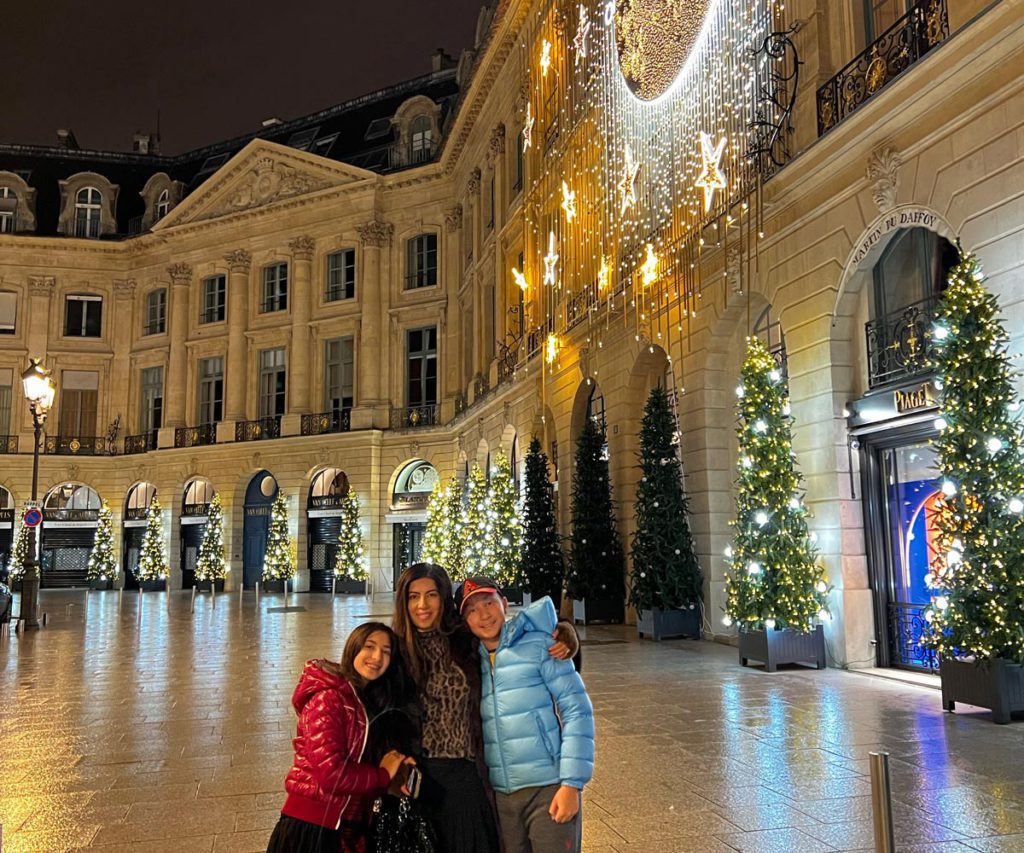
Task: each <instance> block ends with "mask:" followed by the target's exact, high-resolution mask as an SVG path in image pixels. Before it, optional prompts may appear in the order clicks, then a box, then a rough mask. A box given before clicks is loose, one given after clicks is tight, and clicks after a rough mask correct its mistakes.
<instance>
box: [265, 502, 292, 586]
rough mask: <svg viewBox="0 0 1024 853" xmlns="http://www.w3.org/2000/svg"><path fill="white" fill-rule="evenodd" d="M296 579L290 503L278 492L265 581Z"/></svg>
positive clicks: (266, 562) (268, 537)
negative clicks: (289, 519) (290, 525)
mask: <svg viewBox="0 0 1024 853" xmlns="http://www.w3.org/2000/svg"><path fill="white" fill-rule="evenodd" d="M293 577H295V553H294V551H293V549H292V541H291V537H290V536H289V535H288V503H287V502H286V501H285V499H284V495H282V494H281V493H280V492H278V495H277V497H276V498H274V504H273V506H272V507H271V508H270V532H269V534H268V536H267V550H266V552H265V553H264V556H263V580H265V581H287V580H289V579H290V578H293Z"/></svg>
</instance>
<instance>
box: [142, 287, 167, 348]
mask: <svg viewBox="0 0 1024 853" xmlns="http://www.w3.org/2000/svg"><path fill="white" fill-rule="evenodd" d="M145 311H146V317H145V322H144V323H143V324H142V334H143V336H148V335H162V334H165V333H166V332H167V288H166V287H157V288H154V289H153V290H151V291H149V293H147V294H146V307H145Z"/></svg>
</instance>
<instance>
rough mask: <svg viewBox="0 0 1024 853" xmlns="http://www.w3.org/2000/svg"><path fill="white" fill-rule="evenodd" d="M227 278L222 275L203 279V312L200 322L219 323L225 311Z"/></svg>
mask: <svg viewBox="0 0 1024 853" xmlns="http://www.w3.org/2000/svg"><path fill="white" fill-rule="evenodd" d="M227 290H228V280H227V276H224V275H211V276H210V277H209V278H204V279H203V313H202V314H200V315H199V322H200V323H221V322H223V321H224V317H225V315H226V313H227Z"/></svg>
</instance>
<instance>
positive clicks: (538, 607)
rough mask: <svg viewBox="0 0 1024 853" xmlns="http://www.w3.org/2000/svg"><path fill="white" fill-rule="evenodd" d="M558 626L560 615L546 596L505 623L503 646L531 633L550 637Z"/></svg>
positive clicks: (502, 635) (502, 638)
mask: <svg viewBox="0 0 1024 853" xmlns="http://www.w3.org/2000/svg"><path fill="white" fill-rule="evenodd" d="M557 624H558V614H557V613H555V605H554V603H553V602H552V601H551V599H550V597H548V596H546V595H545V596H544V597H543V598H541V599H538V600H537V601H535V602H533V604H531V605H530V606H529V607H524V608H523V609H522V610H520V611H519V612H518V613H516V614H515V616H513V617H512V618H511V619H509V620H508V621H507V622H506V623H505V627H504V628H503V629H502V634H501V643H500V645H501V646H508V645H511V644H512V643H514V642H515V641H516V640H518V639H519V638H520V637H521V636H522V635H523V634H526V633H527V632H530V631H539V632H541V633H543V634H546V635H548V636H550V635H551V633H552V632H553V631H554V630H555V626H556V625H557Z"/></svg>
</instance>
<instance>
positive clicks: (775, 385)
mask: <svg viewBox="0 0 1024 853" xmlns="http://www.w3.org/2000/svg"><path fill="white" fill-rule="evenodd" d="M736 394H737V396H738V397H739V402H738V404H737V409H738V415H739V426H738V427H737V434H738V435H739V443H740V466H739V476H738V478H737V481H736V520H735V521H733V522H732V525H733V529H734V531H735V533H734V538H733V543H732V545H731V546H730V547H729V548H728V549H727V550H726V559H727V562H728V565H729V571H728V573H727V576H726V596H727V601H726V613H725V617H724V619H723V621H724V622H725V624H726V625H731V624H733V623H736V624H738V625H739V626H740V627H742V628H746V629H748V630H759V629H761V628H766V629H772V628H776V627H778V628H791V629H793V630H795V631H800V632H807V631H810V630H812V629H813V627H814V623H815V620H817V619H827V618H829V612H828V604H827V599H826V596H827V594H828V584H827V583H826V581H825V576H824V569H823V568H822V566H821V564H820V563H819V562H818V559H817V553H816V551H815V548H814V545H813V544H812V542H811V537H810V535H809V533H808V530H807V508H806V506H805V505H804V501H803V494H802V491H801V477H800V474H799V472H798V470H797V466H796V458H795V457H794V456H793V441H792V435H791V431H792V419H791V418H790V407H789V399H788V392H787V388H786V380H785V378H784V377H783V375H782V371H781V370H780V369H779V366H778V365H777V364H776V363H775V359H774V358H772V355H771V353H770V352H768V348H767V347H766V346H765V345H764V342H763V341H762V340H761V339H760V338H748V339H747V357H746V360H745V361H744V363H743V384H742V385H740V387H738V388H737V389H736Z"/></svg>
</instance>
